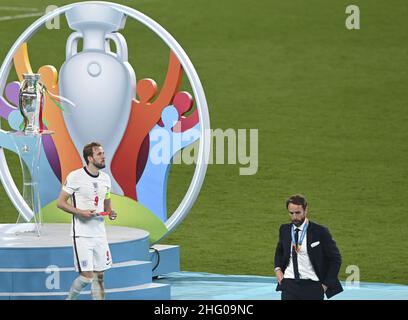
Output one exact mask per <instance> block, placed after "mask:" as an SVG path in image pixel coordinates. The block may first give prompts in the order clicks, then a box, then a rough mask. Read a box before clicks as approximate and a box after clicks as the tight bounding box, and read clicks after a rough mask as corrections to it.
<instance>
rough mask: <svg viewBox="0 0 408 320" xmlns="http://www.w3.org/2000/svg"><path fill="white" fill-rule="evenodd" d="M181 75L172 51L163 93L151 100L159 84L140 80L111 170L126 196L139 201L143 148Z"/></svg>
mask: <svg viewBox="0 0 408 320" xmlns="http://www.w3.org/2000/svg"><path fill="white" fill-rule="evenodd" d="M181 76H182V68H181V65H180V62H179V61H178V60H177V58H176V56H175V55H174V54H173V53H172V52H170V59H169V67H168V71H167V75H166V79H165V81H164V84H163V88H162V90H161V92H160V95H159V96H158V97H157V99H156V100H155V101H154V102H150V101H151V100H152V99H153V97H155V95H156V93H157V85H156V83H155V82H154V81H153V80H152V79H142V80H139V82H138V83H137V94H138V96H139V100H133V102H132V108H131V111H130V117H129V123H128V125H127V128H126V131H125V134H124V136H123V138H122V141H121V143H120V145H119V147H118V149H117V150H116V153H115V156H114V158H113V160H112V168H111V169H112V173H113V175H114V176H115V178H116V180H117V181H118V182H119V184H120V186H121V187H122V190H123V192H124V194H125V196H127V197H129V198H132V199H135V200H137V195H136V188H135V186H136V182H137V178H138V177H137V175H136V174H137V169H136V167H137V162H138V157H139V154H140V149H141V146H142V143H143V141H144V139H145V138H146V136H147V134H148V133H149V131H150V130H151V129H152V128H153V126H154V125H155V124H156V123H157V122H158V121H159V119H160V116H161V113H162V111H163V109H164V108H165V107H166V106H168V105H169V104H170V102H171V101H172V99H173V96H174V94H175V92H176V91H177V89H178V87H179V85H180V81H181Z"/></svg>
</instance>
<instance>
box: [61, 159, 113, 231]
mask: <svg viewBox="0 0 408 320" xmlns="http://www.w3.org/2000/svg"><path fill="white" fill-rule="evenodd" d="M62 190H64V191H65V192H67V193H69V194H70V195H71V198H72V205H73V206H74V207H75V208H78V209H81V210H95V213H97V212H98V213H99V212H103V211H104V204H103V203H104V200H105V197H106V194H108V193H110V190H111V179H110V177H109V175H107V174H106V173H105V172H102V171H99V174H98V175H97V176H95V175H93V174H91V173H90V172H88V170H87V169H86V167H84V168H81V169H78V170H75V171H72V172H71V173H69V174H68V176H67V180H66V181H65V183H64V186H63V187H62ZM71 236H74V237H106V231H105V223H104V217H103V216H99V217H97V216H95V217H93V218H90V219H86V218H82V217H80V216H77V215H73V218H72V225H71Z"/></svg>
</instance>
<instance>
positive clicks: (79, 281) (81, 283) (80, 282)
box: [66, 275, 92, 300]
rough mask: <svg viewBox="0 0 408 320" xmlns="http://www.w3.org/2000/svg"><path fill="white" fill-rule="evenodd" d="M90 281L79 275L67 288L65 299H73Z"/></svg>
mask: <svg viewBox="0 0 408 320" xmlns="http://www.w3.org/2000/svg"><path fill="white" fill-rule="evenodd" d="M91 282H92V279H90V278H87V277H84V276H81V275H80V276H79V277H78V278H76V279H75V280H74V282H73V283H72V286H71V289H69V294H68V297H67V299H66V300H75V299H76V298H77V296H78V295H79V294H80V293H81V291H82V290H83V289H84V288H85V287H86V286H87V285H89V284H90V283H91Z"/></svg>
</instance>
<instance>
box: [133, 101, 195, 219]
mask: <svg viewBox="0 0 408 320" xmlns="http://www.w3.org/2000/svg"><path fill="white" fill-rule="evenodd" d="M161 119H162V121H163V124H164V127H163V128H162V127H160V126H159V125H156V126H155V127H154V128H153V130H152V131H150V134H149V137H150V150H149V157H148V160H147V164H146V167H145V169H144V172H143V175H142V177H141V179H140V180H139V182H138V184H137V194H138V201H139V202H140V203H141V204H142V205H144V206H145V207H146V208H147V209H149V210H150V211H151V212H153V213H154V214H155V215H156V216H158V217H159V218H160V219H161V220H162V221H166V219H167V205H166V203H167V177H168V174H169V171H170V166H171V160H172V159H173V157H174V155H175V154H176V153H177V152H178V151H180V150H181V149H183V148H185V147H186V146H188V145H190V144H191V143H193V142H194V141H196V140H197V139H198V138H199V137H200V125H199V124H196V126H195V127H193V128H191V129H189V130H186V131H185V132H183V133H180V132H174V131H173V130H172V129H173V127H174V125H175V124H176V123H177V122H178V119H179V113H178V110H177V109H176V108H175V107H174V106H173V105H171V106H168V107H167V108H165V109H164V110H163V113H162V117H161Z"/></svg>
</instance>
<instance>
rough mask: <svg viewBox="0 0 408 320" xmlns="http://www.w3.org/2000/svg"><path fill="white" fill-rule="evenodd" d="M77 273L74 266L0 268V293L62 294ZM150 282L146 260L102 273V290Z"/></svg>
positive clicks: (128, 263)
mask: <svg viewBox="0 0 408 320" xmlns="http://www.w3.org/2000/svg"><path fill="white" fill-rule="evenodd" d="M76 277H78V273H77V272H76V271H75V269H74V268H73V267H70V268H58V267H57V266H49V267H48V268H37V269H23V268H20V269H19V268H15V269H0V293H1V292H27V291H29V292H65V291H67V290H68V289H69V288H70V286H71V284H72V282H73V281H74V280H75V278H76ZM151 280H152V264H151V262H148V261H128V262H122V263H116V264H113V265H112V268H111V269H109V270H107V271H106V272H105V288H107V289H111V288H121V287H131V286H136V285H140V284H145V283H149V282H151Z"/></svg>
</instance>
